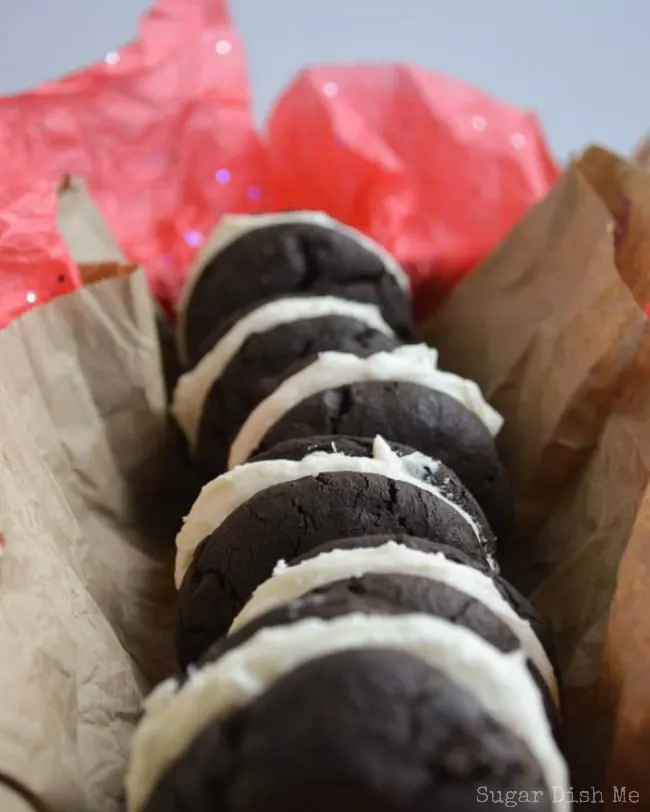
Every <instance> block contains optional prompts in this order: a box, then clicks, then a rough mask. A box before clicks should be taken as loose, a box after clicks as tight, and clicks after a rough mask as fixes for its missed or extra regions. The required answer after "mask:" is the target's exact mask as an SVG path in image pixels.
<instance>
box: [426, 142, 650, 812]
mask: <svg viewBox="0 0 650 812" xmlns="http://www.w3.org/2000/svg"><path fill="white" fill-rule="evenodd" d="M649 203H650V174H648V173H646V172H644V171H642V170H641V169H640V168H639V167H638V166H635V165H633V164H632V163H630V162H627V161H624V160H622V159H620V158H618V157H616V156H614V155H611V154H610V153H608V152H607V151H605V150H602V149H599V148H593V149H590V150H588V151H587V152H586V153H585V155H584V156H583V157H582V158H581V159H580V160H579V161H577V162H575V163H574V164H573V165H572V166H571V167H570V168H569V169H568V170H567V172H566V174H565V176H564V177H563V178H562V179H561V181H560V182H559V183H558V185H557V186H556V188H555V189H554V190H553V191H552V193H551V194H550V195H549V196H548V198H546V199H545V200H544V201H542V202H541V203H540V204H539V205H538V206H536V207H535V208H534V209H533V210H532V211H531V212H530V214H529V215H528V216H527V217H526V218H525V219H524V220H523V221H522V222H521V223H520V225H519V226H518V227H517V228H516V229H515V230H514V232H513V233H512V234H511V235H510V236H509V237H508V238H507V239H506V240H505V242H504V243H503V244H502V245H501V246H500V247H499V248H498V249H497V251H496V252H495V253H494V254H493V256H492V257H490V258H489V260H488V261H487V262H486V263H484V265H483V266H481V267H480V268H479V269H478V270H477V271H476V272H475V273H474V274H473V275H472V276H471V277H470V278H468V279H467V280H466V281H465V282H464V283H463V284H462V285H461V286H460V287H459V288H458V290H457V291H456V292H455V293H454V294H452V296H451V297H450V298H449V300H448V301H447V302H446V303H445V304H444V305H443V307H442V309H441V311H440V312H439V313H438V314H437V315H436V316H435V317H434V318H433V319H432V320H431V322H430V323H429V324H427V325H426V326H425V328H424V330H423V337H424V338H426V340H428V341H430V342H431V343H432V344H433V345H434V346H437V347H438V349H439V351H440V363H441V366H442V367H444V368H449V369H453V370H454V371H457V372H460V373H461V374H463V375H467V376H468V377H472V378H474V379H476V380H477V381H478V382H479V383H480V385H481V386H482V388H483V390H484V392H485V393H486V395H487V396H488V398H489V399H490V400H491V402H492V403H493V404H494V405H495V407H496V408H497V409H499V411H501V413H502V414H503V415H504V417H505V426H504V429H503V432H502V435H501V436H500V438H499V444H500V448H501V451H502V453H503V457H504V460H505V462H506V464H507V466H508V469H509V471H510V474H511V477H512V482H513V487H514V490H515V496H516V500H517V504H518V509H519V521H518V526H517V529H516V532H515V534H514V536H513V538H512V539H511V540H510V541H509V542H508V543H504V544H503V546H502V560H503V563H504V569H505V571H506V574H507V575H509V576H510V577H511V578H512V580H513V581H515V582H516V583H517V584H518V585H519V586H520V587H521V588H523V590H524V591H525V592H526V593H527V594H528V595H530V596H531V597H532V598H533V600H534V601H535V603H536V604H537V605H538V606H539V608H540V609H541V610H542V611H543V612H544V613H545V614H546V615H547V616H548V617H549V619H550V620H551V622H552V624H553V627H554V630H555V633H556V641H557V649H558V651H557V653H558V660H559V665H560V669H561V676H562V680H563V685H564V700H565V701H564V712H565V722H566V724H565V730H566V748H567V753H568V756H569V758H570V761H571V765H572V768H573V772H574V778H575V781H576V784H577V786H582V787H589V786H601V787H602V788H603V790H604V795H603V798H604V801H605V803H606V804H607V803H609V804H611V803H613V802H614V800H615V798H614V789H613V787H614V785H618V786H620V785H622V784H626V785H627V786H628V789H629V790H631V791H635V792H638V793H639V797H638V798H637V796H633V798H634V801H636V803H633V804H632V805H633V806H634V807H635V808H637V809H638V808H650V770H649V769H648V768H649V767H650V748H649V747H648V745H649V744H650V590H649V589H648V588H649V587H650V580H649V579H650V537H649V536H648V532H649V530H650V495H648V494H647V493H646V490H647V487H648V482H649V471H650V337H649V335H650V333H649V330H648V321H647V318H646V316H645V314H644V312H643V307H642V305H645V304H647V303H650V264H649V262H648V259H649V257H650V254H649V252H648V245H649V240H650V208H649ZM608 764H609V768H608V767H607V765H608ZM607 770H608V771H607ZM620 798H621V796H620V794H619V796H618V803H617V804H616V807H617V808H620V807H621V805H622V804H621V801H620Z"/></svg>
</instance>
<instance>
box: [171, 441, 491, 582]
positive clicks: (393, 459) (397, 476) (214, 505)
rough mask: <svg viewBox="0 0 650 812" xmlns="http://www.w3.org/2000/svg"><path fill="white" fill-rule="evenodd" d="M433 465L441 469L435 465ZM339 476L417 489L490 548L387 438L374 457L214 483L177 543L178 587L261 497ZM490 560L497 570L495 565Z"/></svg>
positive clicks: (316, 461) (297, 465)
mask: <svg viewBox="0 0 650 812" xmlns="http://www.w3.org/2000/svg"><path fill="white" fill-rule="evenodd" d="M432 464H433V465H435V463H434V462H433V461H432ZM336 471H339V472H349V473H359V474H378V475H379V476H383V477H387V478H389V479H393V480H398V481H400V482H408V483H410V484H411V485H415V486H416V487H417V488H420V489H421V490H423V491H427V492H428V493H431V494H433V495H434V496H435V497H436V498H437V499H440V500H441V501H443V502H445V503H446V504H447V505H449V507H451V508H452V509H453V510H455V511H456V512H457V513H458V514H459V516H460V517H461V518H462V519H463V521H465V522H467V524H469V526H470V527H471V529H472V532H473V533H474V535H475V536H476V538H477V540H478V542H479V544H480V545H481V546H483V545H484V543H485V540H484V538H483V534H482V532H481V529H480V527H479V526H478V524H477V523H476V522H475V521H474V519H473V518H472V517H471V516H470V515H469V514H468V513H467V512H466V511H465V510H463V509H462V508H461V507H460V506H459V505H457V504H456V503H455V502H453V501H451V499H449V497H448V496H445V495H444V494H443V493H442V491H441V490H440V489H439V488H436V487H434V486H433V485H430V484H429V483H427V482H422V481H421V480H419V479H417V478H416V477H414V476H413V474H412V473H411V470H410V468H409V465H408V463H407V464H406V465H405V464H404V463H403V461H402V459H401V458H400V457H399V456H398V455H397V454H395V453H394V452H392V451H391V450H390V448H389V446H388V444H387V443H386V442H385V441H384V440H383V439H382V438H381V437H377V438H376V439H375V442H374V444H373V457H348V456H346V455H345V454H338V453H332V454H328V453H325V452H323V451H317V452H314V453H313V454H309V455H308V456H306V457H305V458H304V459H302V460H300V461H299V462H295V461H293V460H261V461H260V462H250V463H248V464H246V465H240V466H238V467H237V468H234V469H233V470H232V471H229V472H228V473H226V474H222V475H221V476H220V477H217V479H213V480H212V481H211V482H209V483H208V484H207V485H205V486H204V487H203V489H202V490H201V493H200V494H199V496H198V498H197V500H196V502H194V504H193V505H192V509H191V510H190V512H189V515H188V516H187V518H186V519H185V522H184V524H183V527H182V529H181V531H180V533H179V534H178V536H177V537H176V573H175V577H176V586H177V587H180V585H181V583H182V581H183V578H184V576H185V573H186V572H187V570H188V568H189V566H190V564H191V563H192V558H193V556H194V552H195V550H196V548H197V546H198V545H199V544H200V543H201V542H202V541H203V539H204V538H206V536H208V535H210V533H212V532H213V531H214V530H216V529H217V528H218V527H219V526H220V525H221V524H222V523H223V522H224V521H225V519H226V518H227V517H228V516H230V514H231V513H233V512H234V511H235V510H237V508H238V507H240V506H241V505H243V504H244V503H245V502H247V501H248V500H249V499H250V498H251V497H253V496H255V494H257V493H259V492H260V491H263V490H266V489H267V488H270V487H272V486H273V485H279V484H281V483H284V482H292V481H295V480H297V479H302V478H303V477H314V476H318V474H323V473H328V472H336ZM259 543H260V544H263V540H261V539H260V542H259ZM489 560H490V564H491V565H492V566H494V567H495V566H496V565H495V564H494V561H492V560H491V559H489Z"/></svg>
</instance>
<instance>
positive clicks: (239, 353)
mask: <svg viewBox="0 0 650 812" xmlns="http://www.w3.org/2000/svg"><path fill="white" fill-rule="evenodd" d="M397 346H398V339H397V338H396V337H395V335H394V333H393V331H392V330H391V328H390V327H389V326H388V324H386V322H385V321H384V320H383V319H382V317H381V314H380V313H379V310H378V309H377V308H376V307H374V306H372V305H365V304H360V303H358V302H348V301H345V300H343V299H336V298H333V297H329V296H322V297H302V298H300V297H295V298H285V299H278V300H274V301H271V302H266V303H264V304H263V305H261V306H260V307H258V308H255V309H254V310H252V311H249V312H247V313H246V314H245V315H243V316H242V318H240V319H238V320H237V321H236V322H235V324H234V325H233V326H232V328H231V329H230V330H228V331H226V333H225V334H224V335H222V336H221V337H220V338H219V339H218V340H217V341H215V343H214V345H213V346H212V347H211V348H210V350H209V351H208V352H207V354H205V355H204V356H203V358H202V359H201V361H200V362H199V363H198V364H197V366H196V367H194V368H193V369H191V370H190V371H188V372H186V373H185V374H184V375H183V376H181V378H180V380H179V381H178V384H177V386H176V389H175V392H174V399H173V403H172V413H173V414H174V417H175V418H176V420H177V422H178V423H179V425H180V426H181V428H182V429H183V431H184V433H185V435H186V437H187V439H188V441H189V443H190V445H191V447H192V448H193V449H194V457H195V461H196V463H197V465H198V466H199V467H200V469H201V471H202V472H203V474H204V478H205V480H208V479H212V478H213V477H215V476H218V475H219V474H221V473H223V472H224V471H225V470H226V469H227V465H228V453H229V451H230V446H231V444H232V442H233V440H234V439H235V437H236V435H237V432H238V431H239V429H240V428H241V427H242V425H243V423H244V422H245V421H246V419H247V417H248V415H249V414H250V413H251V412H252V411H253V409H255V408H256V407H257V406H258V405H259V404H260V403H261V402H262V401H263V400H264V399H265V398H267V397H268V396H269V395H271V394H272V393H273V392H274V391H275V390H276V389H277V387H278V386H279V385H280V384H281V383H282V382H283V381H284V380H285V378H286V377H288V376H289V375H291V374H294V373H295V372H296V371H298V370H299V369H301V368H302V367H304V366H307V365H308V364H310V363H312V362H313V361H314V360H315V359H316V358H317V357H318V355H319V353H321V352H324V351H327V350H339V351H342V352H347V353H351V354H354V355H360V356H366V355H372V354H375V353H377V352H382V351H390V350H393V349H395V348H396V347H397Z"/></svg>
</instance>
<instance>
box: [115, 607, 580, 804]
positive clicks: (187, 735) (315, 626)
mask: <svg viewBox="0 0 650 812" xmlns="http://www.w3.org/2000/svg"><path fill="white" fill-rule="evenodd" d="M367 648H382V649H386V648H390V649H396V650H399V651H404V652H406V653H408V654H411V655H412V656H415V657H417V658H419V659H420V660H423V661H424V662H426V663H428V664H429V665H430V666H432V667H433V668H436V669H438V670H439V671H440V672H441V673H443V674H444V675H445V676H446V677H448V678H449V679H450V680H453V682H454V683H456V684H457V685H458V686H460V687H461V688H464V689H465V690H466V691H467V692H468V693H470V694H471V695H472V696H473V697H474V698H475V700H476V702H477V703H478V704H479V705H480V706H481V707H482V708H483V709H484V710H485V712H486V713H488V714H489V715H490V716H492V718H493V719H495V720H496V721H498V722H499V723H500V724H502V725H503V726H504V727H506V728H507V729H508V730H510V731H512V732H513V733H514V734H515V735H517V736H519V737H520V738H521V739H522V740H523V741H524V742H525V743H526V744H527V745H528V748H529V749H530V751H531V753H532V754H533V756H534V757H535V759H536V760H537V762H538V763H539V765H540V768H541V769H542V771H543V775H544V778H545V779H546V783H547V785H548V788H549V790H550V788H552V787H562V788H564V787H566V785H567V780H568V775H567V768H566V765H565V763H564V760H563V758H562V756H561V754H560V752H559V750H558V748H557V745H556V744H555V741H554V739H553V736H552V733H551V730H550V726H549V723H548V720H547V718H546V714H545V712H544V707H543V704H542V700H541V695H540V692H539V690H538V689H537V686H536V685H535V684H534V682H533V680H532V678H531V676H530V673H529V671H528V669H527V668H526V665H525V658H524V655H523V652H521V651H516V652H512V653H509V654H503V653H501V652H499V651H497V649H495V648H494V647H493V646H491V645H489V644H488V643H486V642H485V641H484V640H483V639H482V638H481V637H479V636H478V635H476V634H474V632H471V631H469V630H468V629H465V628H462V627H460V626H454V625H453V624H452V623H449V622H448V621H445V620H442V619H441V618H437V617H430V616H428V615H419V614H415V615H402V616H397V617H383V616H378V615H377V616H369V615H361V614H351V615H346V616H344V617H341V618H336V619H335V620H331V621H329V622H325V621H322V620H318V619H308V620H303V621H301V622H299V623H296V624H293V625H291V626H282V627H278V628H270V629H263V630H261V631H260V632H258V633H257V634H256V635H255V636H254V637H252V638H251V639H250V640H249V641H247V642H246V643H244V644H243V645H242V646H240V647H238V648H236V649H233V650H232V651H230V652H228V653H227V654H225V655H224V656H223V657H221V658H220V659H219V660H218V661H217V662H215V663H212V664H210V665H207V666H205V667H204V668H202V669H201V670H200V671H196V672H194V673H193V674H191V675H190V677H189V680H188V681H187V682H186V683H185V685H183V686H181V687H179V685H178V683H177V682H176V681H175V680H168V681H167V682H165V683H163V684H162V685H160V686H159V687H158V688H157V689H156V690H155V691H154V693H153V694H152V695H151V697H150V698H149V700H148V701H147V704H146V713H145V716H144V719H143V720H142V722H141V724H140V726H139V727H138V729H137V731H136V733H135V736H134V738H133V743H132V751H131V753H132V755H131V764H130V769H129V772H128V776H127V782H126V789H127V799H128V809H129V812H139V810H140V809H142V807H143V805H144V804H145V803H146V801H147V800H148V798H149V796H150V794H151V792H152V791H153V789H154V787H155V785H156V783H157V781H158V780H159V779H160V777H161V776H162V775H163V773H164V772H165V770H166V769H167V768H168V767H169V766H170V764H172V763H173V761H174V760H175V759H177V758H178V757H179V756H180V755H181V753H183V752H184V751H185V750H186V748H187V747H188V746H189V745H190V743H191V742H192V741H193V740H194V739H195V738H196V737H197V736H198V735H199V734H200V732H201V731H202V730H203V729H205V727H206V726H207V725H208V724H209V723H210V722H211V721H213V720H217V719H220V718H223V717H225V716H227V715H229V714H231V713H233V712H235V711H236V710H238V709H240V708H243V707H245V706H246V705H248V704H249V703H251V702H252V701H253V700H255V699H256V698H257V697H258V696H260V695H261V694H262V693H263V692H264V691H266V690H267V689H268V688H270V687H271V686H272V685H273V683H275V682H276V681H277V680H278V679H280V678H281V677H283V676H284V675H286V674H287V673H289V672H290V671H292V670H293V669H295V668H297V667H299V666H300V665H302V664H304V663H306V662H307V661H309V660H313V659H315V658H319V657H323V656H326V655H328V654H333V653H335V652H341V651H347V650H351V649H367ZM378 712H381V709H378ZM279 733H280V734H281V731H279ZM562 795H563V798H564V797H566V794H565V793H563V794H562ZM557 808H558V810H567V809H568V805H567V804H566V803H565V802H564V800H561V801H559V802H558V804H557Z"/></svg>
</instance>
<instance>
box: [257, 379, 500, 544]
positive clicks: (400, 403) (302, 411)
mask: <svg viewBox="0 0 650 812" xmlns="http://www.w3.org/2000/svg"><path fill="white" fill-rule="evenodd" d="M328 434H329V435H332V434H343V435H352V436H366V437H374V436H375V435H376V434H380V435H382V436H383V437H385V438H386V439H387V440H390V441H394V442H396V443H401V444H403V445H406V446H410V447H411V448H416V449H417V450H418V451H421V452H423V453H424V454H427V455H429V456H430V457H433V458H434V459H438V460H440V461H441V462H443V463H444V464H445V465H446V466H447V467H448V468H451V469H452V470H453V471H454V472H455V473H456V474H457V475H458V477H459V478H460V480H461V481H462V483H463V484H464V485H465V487H466V488H467V489H468V490H469V491H470V492H471V493H472V495H473V496H474V498H475V499H476V501H477V502H478V503H479V505H480V506H481V508H482V509H483V512H484V513H485V516H486V517H487V519H488V521H489V523H490V525H491V527H492V530H493V531H494V532H495V534H496V535H497V537H504V536H507V535H508V533H509V532H510V529H511V526H512V520H513V507H512V497H511V493H510V485H509V482H508V477H507V474H506V472H505V468H504V467H503V465H502V463H501V461H500V460H499V457H498V455H497V451H496V447H495V444H494V440H493V439H492V436H491V435H490V432H489V431H488V429H487V428H486V426H485V424H484V423H483V422H482V421H481V420H480V419H479V418H478V417H477V416H476V415H475V414H473V413H472V412H471V411H470V410H469V409H467V408H465V406H463V405H462V403H460V402H459V401H458V400H456V399H455V398H453V397H451V396H450V395H447V394H444V393H443V392H438V391H435V390H434V389H429V388H427V387H424V386H420V385H418V384H414V383H407V382H395V381H363V382H359V383H354V384H351V385H350V386H344V387H341V388H338V389H330V390H326V391H324V392H319V393H318V394H316V395H313V396H311V397H309V398H307V399H306V400H303V401H302V402H300V403H299V404H298V405H296V406H295V407H294V408H293V409H291V410H290V411H288V412H287V413H286V414H285V415H284V416H283V417H281V418H280V420H279V421H278V422H276V423H275V424H274V425H273V426H272V427H271V428H270V429H269V430H268V432H267V433H266V434H265V435H264V438H263V440H262V441H261V443H260V444H259V446H258V448H257V451H258V452H260V451H266V450H267V449H269V448H271V447H272V446H274V445H277V444H278V443H281V442H283V441H285V440H289V439H295V438H308V437H311V436H312V435H328Z"/></svg>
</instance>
